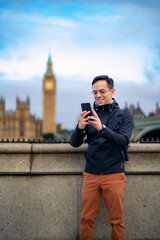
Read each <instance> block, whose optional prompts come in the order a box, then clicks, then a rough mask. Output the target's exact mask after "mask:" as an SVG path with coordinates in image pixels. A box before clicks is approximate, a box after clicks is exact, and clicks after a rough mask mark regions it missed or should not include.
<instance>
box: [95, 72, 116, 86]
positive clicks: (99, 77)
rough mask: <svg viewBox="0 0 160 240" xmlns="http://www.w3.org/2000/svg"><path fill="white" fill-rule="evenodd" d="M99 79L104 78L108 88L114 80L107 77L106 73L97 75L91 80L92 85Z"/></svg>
mask: <svg viewBox="0 0 160 240" xmlns="http://www.w3.org/2000/svg"><path fill="white" fill-rule="evenodd" d="M100 80H105V81H106V83H107V85H108V87H109V89H112V88H114V81H113V79H112V78H110V77H108V76H107V75H99V76H97V77H95V78H94V79H93V81H92V86H93V84H95V83H96V82H98V81H100Z"/></svg>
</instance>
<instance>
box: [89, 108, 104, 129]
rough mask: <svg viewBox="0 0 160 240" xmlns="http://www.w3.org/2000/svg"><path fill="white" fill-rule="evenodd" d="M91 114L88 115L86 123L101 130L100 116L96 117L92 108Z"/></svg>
mask: <svg viewBox="0 0 160 240" xmlns="http://www.w3.org/2000/svg"><path fill="white" fill-rule="evenodd" d="M92 113H93V116H89V117H88V118H87V119H88V124H90V125H92V126H93V127H95V128H96V129H97V130H98V131H100V130H102V123H101V120H100V118H99V117H98V115H97V113H96V112H95V111H94V109H92Z"/></svg>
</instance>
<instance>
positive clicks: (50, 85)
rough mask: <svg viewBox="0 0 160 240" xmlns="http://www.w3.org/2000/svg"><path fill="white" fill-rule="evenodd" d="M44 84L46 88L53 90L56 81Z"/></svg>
mask: <svg viewBox="0 0 160 240" xmlns="http://www.w3.org/2000/svg"><path fill="white" fill-rule="evenodd" d="M44 86H45V89H46V90H53V88H54V83H53V82H46V83H45V85H44Z"/></svg>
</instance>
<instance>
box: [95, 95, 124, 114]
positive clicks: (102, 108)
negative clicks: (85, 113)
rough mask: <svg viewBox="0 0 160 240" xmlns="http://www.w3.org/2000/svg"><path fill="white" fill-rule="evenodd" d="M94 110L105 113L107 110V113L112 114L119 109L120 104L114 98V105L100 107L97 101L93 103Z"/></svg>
mask: <svg viewBox="0 0 160 240" xmlns="http://www.w3.org/2000/svg"><path fill="white" fill-rule="evenodd" d="M93 108H94V110H95V111H96V112H97V111H100V112H102V111H104V110H107V111H110V112H112V111H113V110H114V109H116V108H117V109H119V108H120V107H119V105H118V103H117V102H116V100H115V99H114V98H112V103H109V104H104V105H100V106H98V104H97V102H96V101H95V102H94V103H93Z"/></svg>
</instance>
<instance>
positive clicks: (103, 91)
mask: <svg viewBox="0 0 160 240" xmlns="http://www.w3.org/2000/svg"><path fill="white" fill-rule="evenodd" d="M114 93H115V89H111V90H110V89H109V87H108V85H107V82H106V81H105V80H99V81H98V82H96V83H95V84H93V96H94V99H95V101H96V102H97V104H98V105H104V104H108V103H111V102H112V96H113V95H114Z"/></svg>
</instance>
